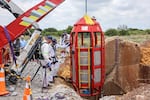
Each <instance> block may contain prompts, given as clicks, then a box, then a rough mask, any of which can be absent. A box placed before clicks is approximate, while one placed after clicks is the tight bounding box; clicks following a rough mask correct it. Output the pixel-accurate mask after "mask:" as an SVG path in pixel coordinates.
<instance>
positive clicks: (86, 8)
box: [85, 0, 87, 14]
mask: <svg viewBox="0 0 150 100" xmlns="http://www.w3.org/2000/svg"><path fill="white" fill-rule="evenodd" d="M85 14H87V0H85Z"/></svg>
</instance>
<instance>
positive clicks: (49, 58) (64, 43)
mask: <svg viewBox="0 0 150 100" xmlns="http://www.w3.org/2000/svg"><path fill="white" fill-rule="evenodd" d="M69 39H70V35H68V34H67V33H64V34H62V36H61V37H60V43H57V40H56V39H55V38H53V37H52V36H45V37H43V42H42V45H41V53H42V55H43V58H44V60H43V63H42V66H43V68H44V70H45V71H43V72H44V74H43V75H44V76H43V79H47V80H46V81H45V80H43V82H45V83H43V87H47V86H50V85H51V84H52V83H53V82H54V77H55V76H57V72H58V69H59V61H58V58H57V54H56V51H57V48H63V49H65V51H66V52H67V53H69V50H68V48H69V46H70V41H69ZM61 56H62V57H65V52H63V53H61ZM47 71H50V73H49V75H47V76H46V73H47Z"/></svg>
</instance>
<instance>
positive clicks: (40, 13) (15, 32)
mask: <svg viewBox="0 0 150 100" xmlns="http://www.w3.org/2000/svg"><path fill="white" fill-rule="evenodd" d="M9 1H10V0H9ZM63 1H64V0H43V1H42V2H40V3H39V4H37V5H35V6H34V7H32V8H31V9H29V10H28V11H26V12H25V13H23V14H21V15H20V16H18V17H17V18H16V19H15V20H14V21H12V22H11V23H10V24H8V25H7V26H6V27H5V30H4V27H2V26H0V37H1V38H0V64H1V63H2V58H1V57H2V56H1V55H2V51H1V49H2V48H3V47H4V46H5V45H6V44H8V42H9V41H8V39H7V36H6V33H5V32H6V30H7V31H8V33H9V36H10V40H11V41H14V40H15V39H16V38H18V37H19V36H20V35H22V34H23V33H24V32H25V31H26V30H27V29H28V28H30V27H31V26H33V25H34V23H36V22H38V21H40V20H41V19H42V18H43V17H44V16H46V15H47V14H48V13H50V12H51V11H52V10H53V9H55V8H56V7H57V6H58V5H59V4H61V3H62V2H63ZM0 4H1V2H0Z"/></svg>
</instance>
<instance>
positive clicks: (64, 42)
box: [60, 33, 70, 58]
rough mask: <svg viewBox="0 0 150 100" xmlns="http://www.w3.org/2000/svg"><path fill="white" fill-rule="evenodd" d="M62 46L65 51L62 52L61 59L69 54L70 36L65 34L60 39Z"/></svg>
mask: <svg viewBox="0 0 150 100" xmlns="http://www.w3.org/2000/svg"><path fill="white" fill-rule="evenodd" d="M60 46H61V48H65V51H62V52H61V57H62V58H64V57H65V56H66V53H68V54H69V51H70V35H69V34H67V33H63V34H62V35H61V37H60Z"/></svg>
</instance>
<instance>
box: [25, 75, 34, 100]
mask: <svg viewBox="0 0 150 100" xmlns="http://www.w3.org/2000/svg"><path fill="white" fill-rule="evenodd" d="M30 80H31V78H30V76H28V77H27V78H26V87H25V89H24V95H23V100H32V92H31V88H30V87H31V85H30Z"/></svg>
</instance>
